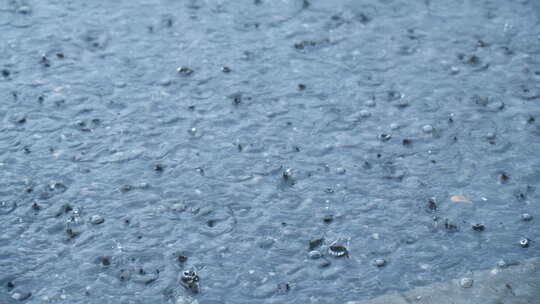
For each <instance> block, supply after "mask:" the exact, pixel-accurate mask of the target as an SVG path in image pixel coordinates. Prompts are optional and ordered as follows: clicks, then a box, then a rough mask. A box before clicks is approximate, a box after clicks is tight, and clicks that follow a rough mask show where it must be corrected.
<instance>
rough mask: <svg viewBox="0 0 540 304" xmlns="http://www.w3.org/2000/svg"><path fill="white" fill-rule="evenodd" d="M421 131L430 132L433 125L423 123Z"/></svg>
mask: <svg viewBox="0 0 540 304" xmlns="http://www.w3.org/2000/svg"><path fill="white" fill-rule="evenodd" d="M422 131H423V132H424V133H431V132H433V127H432V126H431V125H425V126H423V127H422Z"/></svg>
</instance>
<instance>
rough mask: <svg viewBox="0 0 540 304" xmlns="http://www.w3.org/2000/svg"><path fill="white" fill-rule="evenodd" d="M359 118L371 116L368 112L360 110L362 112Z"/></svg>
mask: <svg viewBox="0 0 540 304" xmlns="http://www.w3.org/2000/svg"><path fill="white" fill-rule="evenodd" d="M360 116H361V117H364V118H365V117H369V116H371V113H369V111H368V110H362V111H360Z"/></svg>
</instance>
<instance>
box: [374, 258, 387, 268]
mask: <svg viewBox="0 0 540 304" xmlns="http://www.w3.org/2000/svg"><path fill="white" fill-rule="evenodd" d="M373 265H375V266H377V267H383V266H385V265H386V260H384V259H376V260H374V261H373Z"/></svg>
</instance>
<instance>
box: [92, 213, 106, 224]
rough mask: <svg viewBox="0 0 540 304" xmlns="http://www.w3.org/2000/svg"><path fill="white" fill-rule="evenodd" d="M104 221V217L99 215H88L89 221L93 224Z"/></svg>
mask: <svg viewBox="0 0 540 304" xmlns="http://www.w3.org/2000/svg"><path fill="white" fill-rule="evenodd" d="M104 222H105V219H104V218H103V217H102V216H101V215H97V214H96V215H92V216H91V217H90V223H92V224H94V225H99V224H103V223H104Z"/></svg>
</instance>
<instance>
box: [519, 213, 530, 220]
mask: <svg viewBox="0 0 540 304" xmlns="http://www.w3.org/2000/svg"><path fill="white" fill-rule="evenodd" d="M521 219H522V220H523V221H525V222H528V221H530V220H532V219H533V216H532V215H530V214H529V213H523V214H522V215H521Z"/></svg>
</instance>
